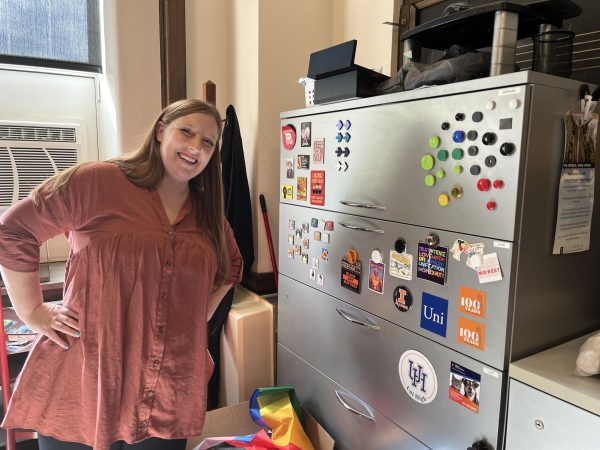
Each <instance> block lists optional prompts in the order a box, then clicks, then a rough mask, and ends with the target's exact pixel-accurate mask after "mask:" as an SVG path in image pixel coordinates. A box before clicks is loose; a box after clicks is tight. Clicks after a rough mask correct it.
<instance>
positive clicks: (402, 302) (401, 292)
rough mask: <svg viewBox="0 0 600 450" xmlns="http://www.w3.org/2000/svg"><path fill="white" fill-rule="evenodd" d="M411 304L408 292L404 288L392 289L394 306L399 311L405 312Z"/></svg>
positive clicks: (410, 296)
mask: <svg viewBox="0 0 600 450" xmlns="http://www.w3.org/2000/svg"><path fill="white" fill-rule="evenodd" d="M412 304H413V298H412V294H411V292H410V290H409V289H408V288H407V287H406V286H396V289H394V305H395V306H396V308H398V309H399V310H400V311H403V312H407V311H408V310H409V309H410V307H411V306H412Z"/></svg>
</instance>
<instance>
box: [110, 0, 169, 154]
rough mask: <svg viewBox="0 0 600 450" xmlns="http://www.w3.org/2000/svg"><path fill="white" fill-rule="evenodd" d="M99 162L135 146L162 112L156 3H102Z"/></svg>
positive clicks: (138, 0) (133, 0)
mask: <svg viewBox="0 0 600 450" xmlns="http://www.w3.org/2000/svg"><path fill="white" fill-rule="evenodd" d="M102 4H103V6H102V16H103V27H104V42H103V45H104V52H103V54H104V58H105V61H104V71H103V74H102V75H101V76H100V96H101V102H100V103H101V105H100V117H101V120H100V127H99V128H100V130H99V131H100V134H101V137H100V149H101V159H106V158H109V157H112V156H116V155H119V154H121V153H125V152H128V151H131V150H133V149H134V148H136V147H137V146H138V145H139V144H140V143H141V141H142V140H143V137H144V135H145V133H146V131H147V130H148V129H149V128H150V125H151V124H152V123H153V121H154V119H155V118H156V116H157V115H158V113H159V112H160V110H161V93H160V78H161V73H160V39H159V36H160V32H159V20H158V2H149V1H146V0H127V1H122V0H104V1H103V2H102Z"/></svg>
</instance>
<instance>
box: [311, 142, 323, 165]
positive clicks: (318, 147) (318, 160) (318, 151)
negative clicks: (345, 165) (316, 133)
mask: <svg viewBox="0 0 600 450" xmlns="http://www.w3.org/2000/svg"><path fill="white" fill-rule="evenodd" d="M313 164H325V139H322V138H320V139H315V143H314V144H313Z"/></svg>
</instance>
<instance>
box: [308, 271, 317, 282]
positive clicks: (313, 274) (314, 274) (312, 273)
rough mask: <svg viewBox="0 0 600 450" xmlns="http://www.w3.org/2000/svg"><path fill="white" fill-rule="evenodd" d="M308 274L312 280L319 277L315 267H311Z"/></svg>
mask: <svg viewBox="0 0 600 450" xmlns="http://www.w3.org/2000/svg"><path fill="white" fill-rule="evenodd" d="M308 274H309V275H308V276H309V277H310V279H311V280H316V279H317V271H316V270H315V269H310V272H309V273H308Z"/></svg>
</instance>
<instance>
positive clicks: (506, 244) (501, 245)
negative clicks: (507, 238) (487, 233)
mask: <svg viewBox="0 0 600 450" xmlns="http://www.w3.org/2000/svg"><path fill="white" fill-rule="evenodd" d="M494 247H495V248H504V249H506V250H510V242H502V241H494Z"/></svg>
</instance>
